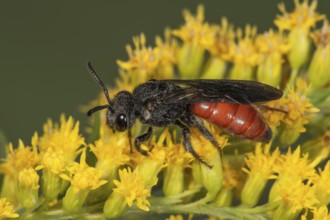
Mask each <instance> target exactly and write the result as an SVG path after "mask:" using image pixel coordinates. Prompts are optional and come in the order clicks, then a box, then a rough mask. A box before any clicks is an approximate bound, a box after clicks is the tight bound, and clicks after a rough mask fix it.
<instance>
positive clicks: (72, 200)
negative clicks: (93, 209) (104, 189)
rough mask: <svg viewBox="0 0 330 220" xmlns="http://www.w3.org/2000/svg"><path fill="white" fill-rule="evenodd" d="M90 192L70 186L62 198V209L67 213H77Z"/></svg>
mask: <svg viewBox="0 0 330 220" xmlns="http://www.w3.org/2000/svg"><path fill="white" fill-rule="evenodd" d="M89 191H90V190H78V189H76V188H75V187H74V186H70V187H69V188H68V190H67V191H66V193H65V196H64V198H63V208H64V209H65V210H68V211H77V210H79V209H81V207H82V205H83V204H84V203H85V201H86V198H87V196H88V193H89Z"/></svg>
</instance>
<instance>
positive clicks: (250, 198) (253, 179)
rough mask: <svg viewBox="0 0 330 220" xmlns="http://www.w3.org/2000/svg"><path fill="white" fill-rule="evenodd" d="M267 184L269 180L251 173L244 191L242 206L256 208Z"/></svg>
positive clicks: (258, 174) (256, 173)
mask: <svg viewBox="0 0 330 220" xmlns="http://www.w3.org/2000/svg"><path fill="white" fill-rule="evenodd" d="M267 182H268V179H267V178H265V177H263V176H262V175H261V174H260V173H258V172H254V173H250V175H249V177H248V179H247V180H246V182H245V184H244V187H243V189H242V193H241V200H242V204H244V205H247V206H250V207H252V206H255V205H256V204H257V203H258V202H259V200H260V197H261V195H262V193H263V191H264V189H265V187H266V184H267Z"/></svg>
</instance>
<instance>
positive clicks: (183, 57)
mask: <svg viewBox="0 0 330 220" xmlns="http://www.w3.org/2000/svg"><path fill="white" fill-rule="evenodd" d="M203 61H204V49H203V48H201V47H200V46H199V45H197V44H194V43H188V42H186V43H184V45H183V46H182V47H181V48H180V49H179V51H178V67H179V71H180V75H181V77H182V78H184V79H194V78H197V77H198V74H199V73H200V71H201V67H202V64H203Z"/></svg>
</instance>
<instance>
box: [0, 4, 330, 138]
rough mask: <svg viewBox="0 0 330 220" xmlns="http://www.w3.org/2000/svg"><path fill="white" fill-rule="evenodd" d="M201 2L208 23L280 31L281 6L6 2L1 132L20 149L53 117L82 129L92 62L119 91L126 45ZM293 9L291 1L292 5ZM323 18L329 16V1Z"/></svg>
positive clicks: (92, 89)
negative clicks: (226, 21) (70, 118)
mask: <svg viewBox="0 0 330 220" xmlns="http://www.w3.org/2000/svg"><path fill="white" fill-rule="evenodd" d="M199 3H203V4H204V6H205V11H206V15H205V17H206V21H208V22H219V21H220V18H221V17H223V16H225V17H227V18H228V19H229V21H230V22H232V23H234V24H235V26H243V25H245V24H246V23H249V24H255V25H257V26H258V30H259V32H263V31H266V30H268V29H269V28H270V27H274V25H273V20H274V18H275V16H276V14H279V11H278V9H277V4H278V3H279V1H270V0H268V1H267V0H252V1H243V0H240V1H239V0H232V1H195V0H189V1H188V0H180V1H179V0H177V1H151V0H148V1H147V0H142V1H105V0H102V1H86V0H83V1H77V0H73V1H67V0H66V1H63V0H60V1H41V0H39V1H13V0H10V1H9V0H8V1H7V0H6V1H1V2H0V27H1V30H0V62H1V70H0V102H1V106H0V130H2V131H4V133H5V135H6V136H7V138H8V140H10V141H12V142H13V143H14V144H15V145H16V144H17V140H18V138H22V139H23V140H24V141H25V143H27V144H29V143H30V138H31V136H32V135H33V133H34V131H38V132H41V130H42V125H43V123H44V122H45V121H46V120H47V118H52V119H53V120H56V121H58V119H59V116H60V114H61V113H65V114H66V115H72V116H74V118H75V119H78V120H79V121H80V122H81V124H82V126H85V125H86V122H87V116H86V115H85V114H84V113H82V112H80V111H79V109H78V108H79V106H81V105H84V104H86V103H88V102H89V101H91V100H92V99H94V98H95V97H96V95H97V93H98V92H100V90H99V88H98V86H97V85H96V83H95V82H94V81H93V80H92V78H91V77H90V76H89V74H88V72H87V70H86V62H87V61H88V60H91V61H92V63H93V65H94V67H95V69H96V70H97V72H98V73H99V75H100V76H101V78H102V80H103V81H104V82H105V83H106V84H108V85H113V81H114V79H115V78H116V77H117V75H118V67H117V65H116V60H117V59H121V60H126V59H127V54H126V50H125V45H126V44H132V36H135V35H138V34H140V33H141V32H144V33H145V34H146V36H147V40H148V45H151V46H152V45H153V43H154V36H155V35H162V34H163V30H164V28H165V27H171V28H177V27H179V25H181V24H183V23H184V20H183V17H182V10H183V9H184V8H188V9H190V10H192V11H193V13H195V11H196V7H197V5H198V4H199ZM286 5H287V6H288V7H287V8H289V9H291V8H292V5H293V2H292V1H287V3H286ZM318 11H319V12H321V13H328V14H330V1H324V0H321V1H319V6H318Z"/></svg>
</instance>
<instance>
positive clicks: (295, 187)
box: [273, 176, 318, 220]
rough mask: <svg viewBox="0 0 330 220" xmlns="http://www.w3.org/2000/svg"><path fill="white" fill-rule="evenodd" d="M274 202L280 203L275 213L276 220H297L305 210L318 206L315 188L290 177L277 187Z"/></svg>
mask: <svg viewBox="0 0 330 220" xmlns="http://www.w3.org/2000/svg"><path fill="white" fill-rule="evenodd" d="M274 202H279V203H280V205H279V206H278V208H277V209H276V210H275V211H274V213H273V219H275V220H277V219H281V220H282V219H283V220H286V219H297V217H298V216H299V214H300V212H301V211H302V210H303V209H305V208H308V209H312V208H314V207H315V205H316V204H318V200H317V199H316V197H315V191H314V188H313V187H311V186H310V185H309V184H304V183H303V182H302V180H301V179H299V178H295V177H289V176H287V177H285V178H283V179H282V180H281V181H280V182H279V184H278V185H277V192H276V196H275V198H274Z"/></svg>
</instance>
